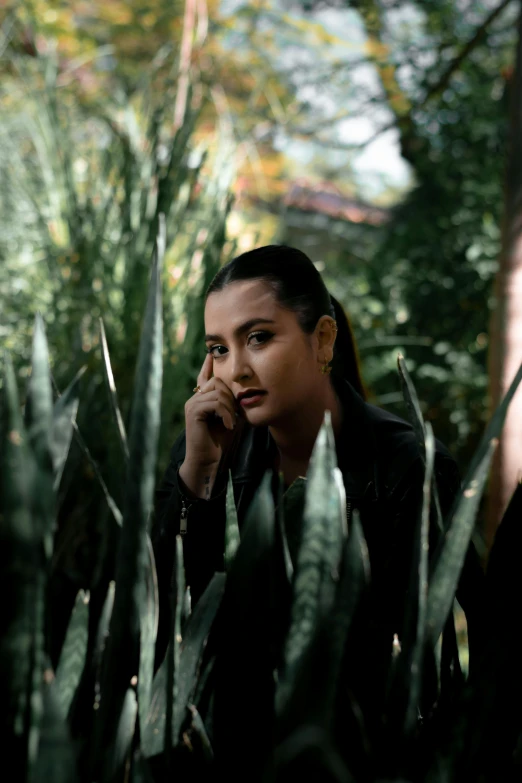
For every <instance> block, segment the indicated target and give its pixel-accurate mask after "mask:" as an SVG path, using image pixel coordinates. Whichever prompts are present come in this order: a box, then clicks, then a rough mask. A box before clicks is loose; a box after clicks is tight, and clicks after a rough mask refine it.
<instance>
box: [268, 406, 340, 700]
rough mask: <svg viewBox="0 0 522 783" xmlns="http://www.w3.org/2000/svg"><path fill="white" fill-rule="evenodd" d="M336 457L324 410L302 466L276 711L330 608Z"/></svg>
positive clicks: (335, 553)
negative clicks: (290, 597) (296, 544)
mask: <svg viewBox="0 0 522 783" xmlns="http://www.w3.org/2000/svg"><path fill="white" fill-rule="evenodd" d="M336 459H337V458H336V451H335V440H334V435H333V430H332V425H331V414H330V411H326V412H325V417H324V422H323V424H322V426H321V429H320V430H319V433H318V436H317V439H316V443H315V445H314V449H313V452H312V456H311V459H310V466H309V469H308V479H307V486H306V496H305V507H304V513H303V523H302V525H303V526H302V535H301V542H300V546H299V551H298V553H297V564H296V569H295V574H294V585H293V588H294V589H293V601H292V609H291V622H290V628H289V630H288V635H287V638H286V642H285V649H284V665H283V670H282V676H281V679H280V682H279V684H278V689H277V711H278V714H280V713H281V712H282V710H283V709H284V705H285V703H286V701H287V700H288V698H289V696H290V693H291V692H292V689H293V686H294V682H295V677H296V675H297V670H298V668H299V661H300V659H301V658H302V656H303V655H304V653H305V651H306V649H307V647H308V645H309V644H310V643H311V640H312V638H313V635H314V632H315V630H316V628H317V624H318V622H319V620H320V618H321V617H322V616H324V615H325V614H326V613H328V612H329V611H330V610H331V608H332V606H333V602H334V598H335V585H336V581H337V580H338V578H339V566H340V560H341V555H342V544H343V540H344V525H345V522H344V518H343V511H342V497H341V493H340V491H339V483H338V479H337V478H336V477H335V468H337V464H336Z"/></svg>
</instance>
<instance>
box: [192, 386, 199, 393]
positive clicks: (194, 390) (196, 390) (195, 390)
mask: <svg viewBox="0 0 522 783" xmlns="http://www.w3.org/2000/svg"><path fill="white" fill-rule="evenodd" d="M200 389H201V386H199V385H198V386H196V387H195V388H194V389H192V391H193V392H198V391H200Z"/></svg>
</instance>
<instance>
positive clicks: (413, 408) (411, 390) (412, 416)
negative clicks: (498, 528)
mask: <svg viewBox="0 0 522 783" xmlns="http://www.w3.org/2000/svg"><path fill="white" fill-rule="evenodd" d="M397 366H398V369H399V378H400V382H401V387H402V395H403V397H404V401H405V403H406V409H407V412H408V418H409V420H410V422H411V425H412V427H413V431H414V432H415V435H416V436H417V443H418V446H419V451H420V454H421V457H422V460H423V462H424V465H426V459H427V457H426V424H425V422H424V416H423V415H422V411H421V407H420V403H419V398H418V396H417V391H416V389H415V386H414V385H413V381H412V379H411V376H410V374H409V372H408V368H407V367H406V362H405V361H404V357H403V356H402V354H400V353H399V354H398V355H397ZM434 475H435V474H434ZM432 495H433V501H434V504H435V520H436V522H437V528H438V530H439V532H441V533H442V531H443V530H444V520H443V518H442V511H441V507H440V501H439V493H438V490H437V482H436V480H433V486H432Z"/></svg>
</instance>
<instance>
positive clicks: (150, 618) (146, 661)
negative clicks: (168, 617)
mask: <svg viewBox="0 0 522 783" xmlns="http://www.w3.org/2000/svg"><path fill="white" fill-rule="evenodd" d="M147 551H148V558H149V567H148V570H147V576H146V590H147V592H146V600H145V602H144V603H143V604H142V608H141V614H140V666H139V674H138V711H139V720H140V728H141V727H143V726H144V725H145V720H146V717H147V714H148V712H149V709H150V701H151V694H152V679H153V676H154V655H155V648H156V636H157V634H158V620H159V598H158V578H157V575H156V564H155V562H154V552H153V549H152V543H151V540H150V537H149V535H148V534H147Z"/></svg>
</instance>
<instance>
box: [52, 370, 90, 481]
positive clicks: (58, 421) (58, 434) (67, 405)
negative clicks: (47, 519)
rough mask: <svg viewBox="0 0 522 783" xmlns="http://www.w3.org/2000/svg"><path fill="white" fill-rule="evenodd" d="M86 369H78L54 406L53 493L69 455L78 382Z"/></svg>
mask: <svg viewBox="0 0 522 783" xmlns="http://www.w3.org/2000/svg"><path fill="white" fill-rule="evenodd" d="M86 369H87V368H86V367H82V368H81V369H80V371H79V372H78V373H77V374H76V376H75V377H74V379H73V380H72V381H71V383H70V384H69V386H68V387H67V388H66V390H65V391H64V393H63V394H62V395H61V397H60V398H59V399H58V400H57V401H56V402H55V404H54V408H53V421H52V427H51V456H52V460H53V470H54V484H53V488H54V491H55V492H56V491H57V490H58V487H59V486H60V481H61V478H62V473H63V469H64V466H65V462H66V460H67V455H68V453H69V447H70V445H71V440H72V436H73V431H74V429H73V427H74V421H75V419H76V413H77V410H78V403H79V399H80V380H81V378H82V376H83V374H84V372H85V370H86Z"/></svg>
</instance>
